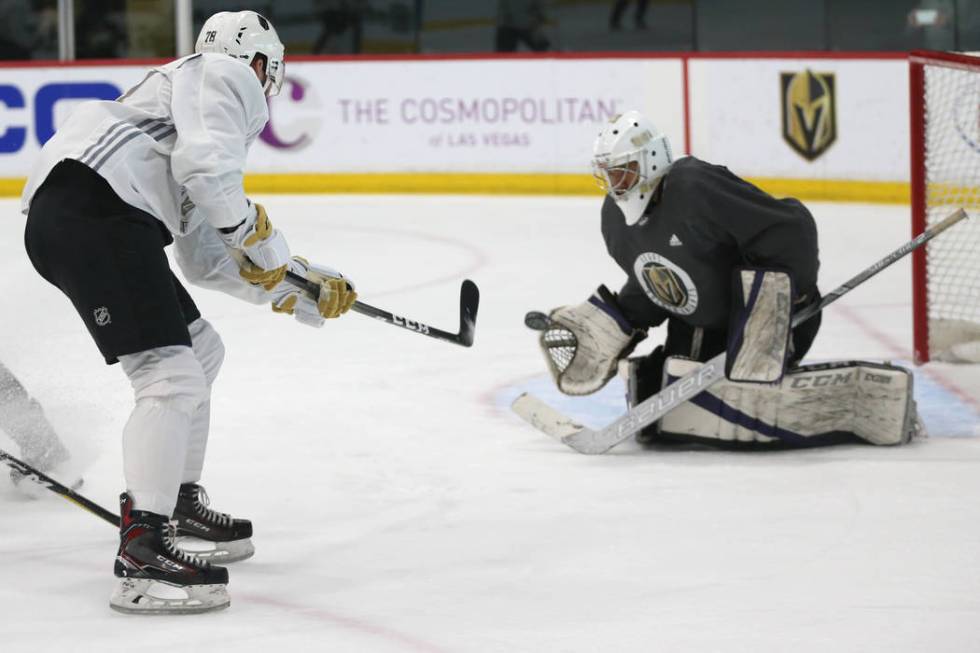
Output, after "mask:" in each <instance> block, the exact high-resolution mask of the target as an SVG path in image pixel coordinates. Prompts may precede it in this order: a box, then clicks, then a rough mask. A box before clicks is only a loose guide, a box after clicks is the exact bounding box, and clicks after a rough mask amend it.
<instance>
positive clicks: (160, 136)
mask: <svg viewBox="0 0 980 653" xmlns="http://www.w3.org/2000/svg"><path fill="white" fill-rule="evenodd" d="M176 133H177V128H176V127H174V126H172V125H171V127H170V129H168V130H167V131H165V132H163V133H162V134H157V135H156V136H154V137H153V138H155V139H157V140H158V141H162V140H163V139H165V138H167V137H168V136H170V135H172V134H176Z"/></svg>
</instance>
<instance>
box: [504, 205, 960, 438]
mask: <svg viewBox="0 0 980 653" xmlns="http://www.w3.org/2000/svg"><path fill="white" fill-rule="evenodd" d="M966 217H967V215H966V212H965V211H964V210H963V209H957V210H956V211H955V212H954V213H952V214H951V215H949V216H948V217H947V218H946V219H944V220H943V221H942V222H940V223H938V224H936V225H934V226H932V227H930V228H928V229H926V230H925V231H924V232H922V233H921V234H919V235H918V236H916V237H915V238H913V239H912V240H910V241H909V242H907V243H905V244H904V245H902V246H901V247H899V248H898V249H896V250H895V251H894V252H892V253H891V254H889V255H887V256H885V257H884V258H882V259H881V260H879V261H878V262H876V263H874V264H873V265H872V266H871V267H869V268H867V269H866V270H864V271H863V272H861V273H859V274H857V275H856V276H854V277H853V278H852V279H850V280H849V281H846V282H844V283H843V284H841V285H840V286H838V287H837V288H835V289H834V290H832V291H830V292H829V293H827V294H826V295H825V296H824V297H823V298H822V299H821V300H820V301H819V302H817V303H816V304H811V305H809V306H807V307H806V308H804V309H802V310H801V311H799V312H798V313H796V314H795V315H793V323H792V325H793V326H794V327H795V326H797V325H799V324H801V323H802V322H805V321H806V320H809V319H810V318H811V317H813V316H814V315H816V314H817V313H819V312H820V311H822V310H823V309H824V308H826V307H827V306H828V305H829V304H831V303H833V302H835V301H837V300H838V299H840V298H841V297H843V296H844V295H845V294H847V293H848V292H850V291H851V290H853V289H854V288H856V287H857V286H859V285H861V284H862V283H864V282H865V281H867V280H868V279H870V278H871V277H873V276H874V275H876V274H878V273H879V272H881V271H882V270H884V269H885V268H887V267H888V266H889V265H891V264H892V263H894V262H895V261H897V260H899V259H900V258H902V257H904V256H905V255H906V254H908V253H909V252H911V251H912V250H914V249H918V248H919V247H921V246H922V245H924V244H925V243H926V242H928V241H929V240H931V239H932V238H934V237H935V236H937V235H939V234H940V233H942V232H944V231H946V230H947V229H949V228H950V227H952V226H953V225H954V224H956V223H957V222H959V221H960V220H963V219H964V218H966ZM533 313H537V312H536V311H534V312H533ZM538 315H543V314H538ZM545 317H546V316H545ZM529 318H531V319H530V322H529ZM535 322H537V320H536V319H535V318H533V317H532V316H531V314H528V317H525V323H526V324H528V326H531V323H535ZM532 328H534V327H532ZM724 376H725V352H722V353H720V354H718V355H717V356H715V357H714V358H712V359H711V360H709V361H708V362H707V363H705V364H704V365H702V366H701V367H699V368H698V369H696V370H692V371H691V372H690V373H688V374H686V375H684V376H682V377H681V378H679V379H678V380H676V381H674V382H673V383H671V384H670V385H668V386H667V387H666V388H664V389H663V390H661V391H660V392H659V393H657V394H655V395H653V396H652V397H648V398H647V399H644V400H643V401H641V402H640V403H639V404H637V405H636V406H634V407H633V408H631V409H630V410H629V411H628V412H627V413H626V414H625V415H623V416H622V417H620V418H619V419H617V420H616V421H615V422H613V423H612V424H610V425H608V426H606V427H605V428H601V429H599V430H592V429H589V428H586V427H584V426H582V425H581V424H578V423H576V422H574V421H572V420H571V419H570V418H568V417H566V416H565V415H562V414H561V413H559V412H558V411H556V410H555V409H553V408H551V407H550V406H548V405H547V404H546V403H544V402H543V401H541V400H540V399H538V398H537V397H535V396H534V395H531V394H528V393H526V392H525V393H523V394H522V395H520V396H519V397H518V398H517V399H515V400H514V402H513V403H512V404H511V409H512V410H513V411H514V412H515V413H517V414H518V415H519V416H520V417H521V418H522V419H523V420H524V421H526V422H528V423H529V424H530V425H531V426H533V427H534V428H536V429H538V430H539V431H542V432H543V433H545V434H547V435H550V436H551V437H553V438H555V439H557V440H560V441H561V442H562V443H564V444H566V445H568V446H569V447H571V448H572V449H574V450H575V451H577V452H579V453H584V454H600V453H605V452H607V451H609V450H610V449H612V448H613V447H615V446H616V445H617V444H619V443H621V442H623V441H625V440H627V439H628V438H629V437H630V436H631V435H633V434H634V433H636V432H637V431H639V430H640V429H642V428H644V427H646V426H649V425H650V424H653V423H654V422H656V421H657V420H658V419H660V418H661V417H663V416H664V415H666V414H667V413H668V412H670V411H671V410H673V409H674V408H676V407H677V406H679V405H681V404H682V403H684V402H685V401H687V400H688V399H691V398H693V397H694V396H696V395H697V394H699V393H701V392H702V391H704V390H707V389H708V388H709V387H711V385H713V384H714V383H715V382H716V381H720V380H721V379H722V378H724Z"/></svg>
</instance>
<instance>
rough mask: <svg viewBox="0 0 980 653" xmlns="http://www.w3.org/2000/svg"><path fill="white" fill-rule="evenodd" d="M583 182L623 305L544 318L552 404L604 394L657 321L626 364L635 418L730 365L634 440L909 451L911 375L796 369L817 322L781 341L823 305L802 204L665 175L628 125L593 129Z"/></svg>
mask: <svg viewBox="0 0 980 653" xmlns="http://www.w3.org/2000/svg"><path fill="white" fill-rule="evenodd" d="M593 172H594V174H595V176H596V179H597V180H598V181H599V183H600V185H601V186H602V187H603V189H604V190H606V191H607V195H606V198H605V201H604V203H603V205H602V235H603V238H604V239H605V242H606V248H607V250H608V252H609V254H610V255H611V256H612V257H613V259H615V261H616V262H617V263H618V264H619V267H620V268H622V270H623V272H625V273H626V276H627V280H626V283H625V284H624V285H623V287H622V289H621V290H620V292H619V293H618V294H614V293H612V292H611V291H609V290H608V289H607V288H606V287H605V286H600V287H599V289H598V290H597V291H596V292H595V293H594V294H593V295H592V296H591V297H590V298H589V299H588V300H587V301H586V302H584V303H582V304H580V305H577V306H566V307H561V308H557V309H555V310H553V311H551V313H550V314H549V321H548V324H547V328H545V329H544V330H543V331H542V333H541V337H540V344H541V347H542V350H543V351H544V353H545V360H546V361H547V363H548V367H549V370H550V372H551V373H552V376H553V377H554V379H555V382H556V383H557V385H558V388H559V389H560V390H561V391H562V392H565V393H567V394H574V395H579V394H589V393H591V392H595V391H596V390H598V389H599V388H601V387H602V386H603V385H605V383H606V382H607V381H608V380H609V379H610V378H611V377H612V376H613V374H614V373H615V371H616V369H617V367H618V365H619V362H620V360H622V359H625V358H626V356H628V355H629V354H630V353H631V352H632V350H633V348H634V347H635V346H636V345H637V343H639V341H640V340H642V339H643V338H645V337H646V333H647V330H648V329H650V328H652V327H656V326H659V325H661V324H663V323H664V322H666V323H667V337H666V340H665V342H664V343H663V344H662V345H660V346H658V347H656V348H655V349H654V350H653V352H652V353H651V354H649V355H647V356H643V357H634V358H631V359H629V360H628V365H627V366H626V371H627V372H628V379H629V391H628V400H629V403H630V405H635V404H636V403H638V402H640V401H642V400H643V399H646V398H647V397H649V396H651V395H652V394H654V393H656V392H658V391H659V390H660V388H661V387H662V386H663V385H664V383H669V382H670V381H672V380H673V379H675V378H679V377H680V376H683V375H684V374H685V373H687V372H688V371H690V370H691V369H692V368H693V367H696V366H697V364H698V363H699V362H704V361H707V360H709V359H711V358H713V357H715V356H716V355H718V354H720V353H722V352H726V351H727V353H728V356H727V359H726V374H727V377H728V378H727V379H726V380H724V381H722V382H720V383H718V384H716V385H715V386H713V387H712V388H711V389H710V390H709V391H706V392H704V393H702V394H701V395H698V396H697V397H695V398H694V399H693V400H692V401H690V402H688V403H686V404H684V405H682V406H680V407H679V408H677V409H675V410H673V411H671V412H670V413H668V414H667V415H666V416H665V417H664V418H663V419H662V420H660V421H659V422H658V423H656V424H654V425H652V426H651V427H648V428H647V429H645V430H644V432H643V433H642V434H641V435H640V436H639V437H638V439H639V440H640V441H641V442H644V443H654V442H666V441H676V440H682V441H696V442H704V443H708V444H716V445H726V446H740V447H741V446H751V447H759V446H764V447H772V446H814V445H819V444H829V443H836V442H848V441H863V442H872V443H874V444H899V443H902V442H905V441H907V440H908V439H909V437H911V433H912V432H913V430H915V428H916V427H917V426H916V425H917V421H916V419H915V410H914V402H913V401H912V399H911V388H912V380H911V376H910V375H909V374H908V372H907V371H906V370H903V369H901V368H897V367H894V366H891V365H880V364H875V363H865V362H846V363H832V364H823V365H817V366H800V365H799V361H800V360H801V359H802V358H803V356H804V355H805V354H806V352H807V351H808V350H809V348H810V345H811V344H812V343H813V340H814V338H815V337H816V335H817V331H818V329H819V326H820V315H819V314H817V316H815V317H813V318H811V319H810V320H808V321H806V322H804V323H802V324H800V325H798V326H797V327H796V328H795V329H791V328H790V320H791V317H792V312H793V311H795V310H799V309H800V308H802V307H804V306H806V305H808V304H810V303H812V302H816V301H818V300H819V299H820V294H819V291H818V289H817V271H818V269H819V267H820V263H819V257H818V246H817V228H816V224H815V223H814V220H813V216H811V215H810V212H809V211H808V210H807V208H806V207H805V206H803V204H802V203H800V202H799V201H798V200H795V199H792V198H787V199H777V198H774V197H772V196H771V195H769V194H767V193H765V192H764V191H762V190H760V189H759V188H757V187H755V186H753V185H752V184H750V183H748V182H747V181H745V180H743V179H741V178H739V177H738V176H737V175H735V174H733V173H732V172H731V171H729V170H728V169H727V168H725V167H723V166H720V165H713V164H711V163H707V162H705V161H702V160H700V159H697V158H695V157H683V158H680V159H678V160H676V161H675V160H674V158H673V156H672V154H671V151H670V144H669V142H668V140H667V138H666V136H665V135H663V134H661V133H660V132H659V131H658V130H657V129H656V128H655V127H654V126H653V124H652V123H651V122H650V121H649V120H648V119H647V118H645V117H644V116H643V115H641V114H640V113H638V112H636V111H630V112H628V113H625V114H623V115H621V116H617V117H615V118H614V119H613V120H612V121H611V122H610V123H609V124H607V125H606V126H605V127H604V128H603V129H602V131H601V132H600V134H599V137H598V138H597V139H596V143H595V146H594V158H593ZM875 379H877V380H878V381H877V382H875ZM856 399H857V400H856ZM851 406H854V407H853V408H851Z"/></svg>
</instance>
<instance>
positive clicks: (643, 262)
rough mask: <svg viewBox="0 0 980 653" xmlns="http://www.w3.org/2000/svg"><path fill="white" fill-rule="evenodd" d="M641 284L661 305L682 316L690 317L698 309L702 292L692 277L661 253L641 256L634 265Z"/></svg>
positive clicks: (649, 253) (651, 298)
mask: <svg viewBox="0 0 980 653" xmlns="http://www.w3.org/2000/svg"><path fill="white" fill-rule="evenodd" d="M633 272H634V274H636V277H637V279H639V280H640V285H641V286H642V287H643V290H644V291H645V292H646V294H647V297H649V298H650V301H652V302H653V303H654V304H656V305H657V306H659V307H661V308H663V309H666V310H668V311H670V312H671V313H676V314H678V315H690V314H691V313H693V312H694V311H695V310H697V307H698V289H697V287H696V286H695V285H694V282H693V281H691V276H690V275H689V274H688V273H687V272H686V271H685V270H684V269H683V268H681V267H680V266H678V265H677V264H676V263H674V262H673V261H671V260H670V259H667V258H664V257H663V256H661V255H660V254H654V253H653V252H647V253H646V254H640V255H639V256H638V257H637V258H636V262H635V263H634V264H633Z"/></svg>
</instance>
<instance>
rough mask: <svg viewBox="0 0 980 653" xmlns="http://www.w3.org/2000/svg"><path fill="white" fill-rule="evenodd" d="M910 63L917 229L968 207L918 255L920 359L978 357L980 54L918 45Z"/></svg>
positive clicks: (915, 257)
mask: <svg viewBox="0 0 980 653" xmlns="http://www.w3.org/2000/svg"><path fill="white" fill-rule="evenodd" d="M909 66H910V68H909V80H910V108H911V114H912V122H911V146H912V151H911V162H912V171H911V173H912V174H911V182H912V183H911V190H912V233H913V235H918V234H919V233H921V232H922V231H923V230H924V229H925V228H926V227H928V226H931V225H932V224H935V223H936V222H939V221H940V220H942V219H943V218H945V217H946V216H947V215H949V214H950V213H951V212H952V211H953V210H955V209H956V208H958V207H962V208H964V209H965V210H966V212H967V213H968V214H969V219H967V220H964V221H962V222H960V223H959V224H958V225H956V226H955V227H954V228H952V229H950V230H949V231H948V232H947V233H945V234H943V235H942V236H939V237H938V238H936V239H935V240H933V241H931V242H930V243H929V244H928V245H927V246H926V247H923V248H920V249H918V250H916V252H915V253H914V254H913V259H912V269H913V289H912V304H913V325H914V338H915V343H914V348H915V360H916V362H917V363H925V362H927V361H929V360H946V361H956V362H980V57H977V56H970V55H964V54H953V53H947V52H913V53H912V55H911V56H910V59H909Z"/></svg>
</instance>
